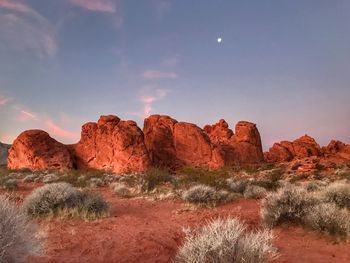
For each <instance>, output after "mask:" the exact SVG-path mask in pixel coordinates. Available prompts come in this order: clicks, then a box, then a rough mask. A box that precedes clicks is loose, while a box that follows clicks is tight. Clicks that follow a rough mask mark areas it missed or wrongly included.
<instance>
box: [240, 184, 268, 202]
mask: <svg viewBox="0 0 350 263" xmlns="http://www.w3.org/2000/svg"><path fill="white" fill-rule="evenodd" d="M243 195H244V198H251V199H261V198H264V197H265V196H266V195H267V191H266V189H265V188H263V187H261V186H257V185H248V186H247V188H246V189H245V191H244V194H243Z"/></svg>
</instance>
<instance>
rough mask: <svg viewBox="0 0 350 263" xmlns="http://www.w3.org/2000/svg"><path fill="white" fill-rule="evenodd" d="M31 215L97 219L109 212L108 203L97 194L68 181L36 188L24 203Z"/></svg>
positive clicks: (25, 208)
mask: <svg viewBox="0 0 350 263" xmlns="http://www.w3.org/2000/svg"><path fill="white" fill-rule="evenodd" d="M23 207H24V210H25V211H26V213H27V214H28V215H29V216H32V217H37V216H45V215H54V216H57V215H58V216H62V217H81V218H83V219H95V218H98V217H102V216H104V215H105V214H106V213H107V210H108V205H107V204H106V202H105V201H104V200H103V199H102V198H101V197H100V196H99V195H97V194H94V193H90V192H85V191H83V192H82V191H79V190H78V189H76V188H74V187H73V186H71V185H70V184H68V183H53V184H48V185H45V186H43V187H40V188H37V189H35V190H34V191H33V192H32V193H31V194H30V195H29V196H28V197H27V198H26V199H25V200H24V203H23Z"/></svg>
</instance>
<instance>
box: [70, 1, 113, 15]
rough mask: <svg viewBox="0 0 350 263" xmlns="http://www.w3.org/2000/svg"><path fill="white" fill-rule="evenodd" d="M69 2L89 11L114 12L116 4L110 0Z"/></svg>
mask: <svg viewBox="0 0 350 263" xmlns="http://www.w3.org/2000/svg"><path fill="white" fill-rule="evenodd" d="M70 3H71V4H73V5H75V6H78V7H81V8H84V9H86V10H89V11H96V12H107V13H115V12H116V6H115V3H113V2H112V1H110V0H70Z"/></svg>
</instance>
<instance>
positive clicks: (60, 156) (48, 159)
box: [7, 130, 73, 171]
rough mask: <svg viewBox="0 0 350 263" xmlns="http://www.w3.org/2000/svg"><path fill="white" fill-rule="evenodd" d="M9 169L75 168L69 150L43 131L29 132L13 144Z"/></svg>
mask: <svg viewBox="0 0 350 263" xmlns="http://www.w3.org/2000/svg"><path fill="white" fill-rule="evenodd" d="M7 165H8V168H9V169H25V168H27V169H30V170H33V171H36V170H65V169H71V168H73V161H72V157H71V155H70V153H69V150H68V148H67V147H66V146H65V145H63V144H62V143H59V142H57V141H56V140H55V139H53V138H51V137H50V136H49V134H48V133H46V132H44V131H41V130H29V131H25V132H23V133H22V134H20V135H19V136H18V137H17V139H16V140H15V141H14V142H13V145H12V147H11V149H10V150H9V156H8V164H7Z"/></svg>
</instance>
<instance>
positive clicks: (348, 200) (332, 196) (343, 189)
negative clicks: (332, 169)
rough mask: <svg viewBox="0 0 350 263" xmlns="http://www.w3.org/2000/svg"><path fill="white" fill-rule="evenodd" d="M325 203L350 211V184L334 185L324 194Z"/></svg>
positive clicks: (338, 183)
mask: <svg viewBox="0 0 350 263" xmlns="http://www.w3.org/2000/svg"><path fill="white" fill-rule="evenodd" d="M322 195H323V199H324V201H325V202H330V203H335V204H336V205H338V206H339V207H342V208H344V207H345V208H348V209H350V184H346V183H340V182H337V183H332V184H330V185H329V186H328V187H327V188H326V189H325V190H324V191H323V193H322Z"/></svg>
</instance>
